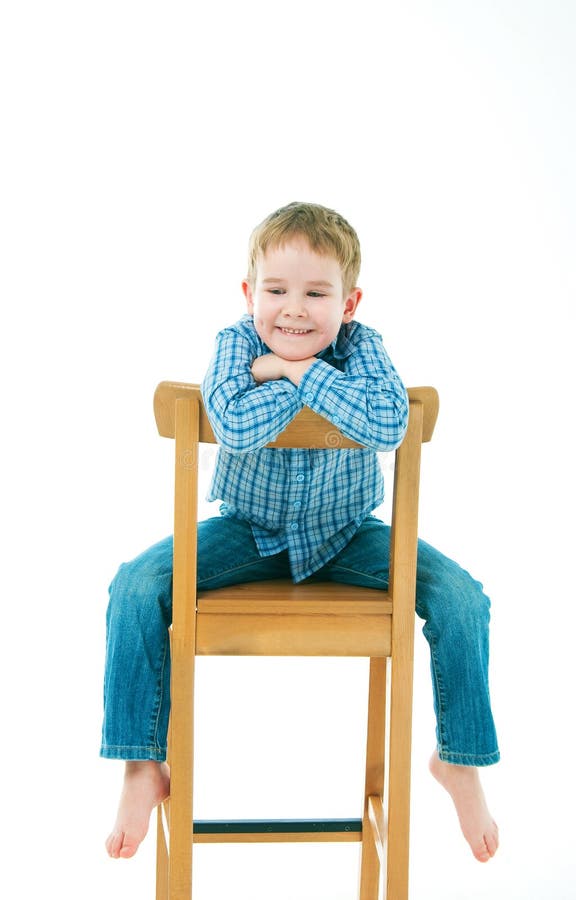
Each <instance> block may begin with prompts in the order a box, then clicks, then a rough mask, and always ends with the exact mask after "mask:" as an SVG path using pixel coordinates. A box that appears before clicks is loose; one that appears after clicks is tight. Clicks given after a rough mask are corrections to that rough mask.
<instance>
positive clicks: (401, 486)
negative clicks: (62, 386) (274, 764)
mask: <svg viewBox="0 0 576 900" xmlns="http://www.w3.org/2000/svg"><path fill="white" fill-rule="evenodd" d="M409 396H410V419H409V427H408V432H407V434H406V437H405V438H404V441H403V442H402V445H401V446H400V447H399V448H398V450H397V451H396V459H395V472H394V489H393V490H394V493H393V501H392V542H391V560H390V585H389V590H388V591H387V592H383V591H378V590H369V589H367V588H357V587H353V586H349V585H343V584H334V583H330V584H318V583H316V584H305V583H304V584H301V585H294V584H292V582H290V581H274V583H273V588H271V585H270V582H259V583H254V584H241V585H236V586H233V587H229V588H222V589H220V590H215V591H206V592H204V593H198V594H197V592H196V522H197V478H198V455H199V443H204V442H207V443H215V438H214V435H213V433H212V429H211V427H210V423H209V421H208V419H207V416H206V412H205V410H204V407H203V404H202V399H201V395H200V390H199V387H198V386H197V385H188V384H178V383H171V382H163V383H161V384H160V385H159V386H158V388H157V389H156V393H155V397H154V409H155V415H156V422H157V426H158V430H159V432H160V434H161V435H162V436H164V437H170V438H175V439H176V476H175V478H176V482H175V523H174V587H173V604H174V606H173V625H172V685H171V704H172V705H171V719H170V740H169V762H170V768H171V796H170V798H169V800H167V801H166V802H165V803H164V804H163V805H162V806H161V807H159V809H158V839H157V840H158V844H157V886H156V898H157V900H190V898H191V897H192V847H193V843H201V842H216V841H227V842H229V841H233V842H240V841H250V842H252V841H267V842H268V841H302V840H307V841H308V840H310V841H340V840H343V841H361V842H362V850H361V874H360V892H359V897H360V900H378V896H379V890H380V886H381V882H384V883H385V885H386V894H385V896H386V897H387V898H388V900H407V898H408V851H409V827H410V821H409V818H410V753H411V726H412V675H413V644H414V605H415V599H414V598H415V578H416V548H417V516H418V488H419V470H420V450H421V443H422V441H429V440H430V438H431V437H432V432H433V429H434V425H435V422H436V417H437V413H438V395H437V393H436V391H435V390H434V389H433V388H429V387H424V388H413V389H410V391H409ZM271 446H275V447H321V448H326V447H334V446H338V447H357V446H358V445H357V444H354V442H352V441H350V440H348V439H347V438H345V437H344V436H343V435H341V434H340V433H339V432H337V430H336V429H335V427H334V425H332V424H331V423H330V422H328V421H327V420H326V419H323V418H322V417H321V416H318V415H317V414H315V413H313V412H312V411H311V410H310V409H308V408H304V409H303V410H302V411H301V412H300V413H299V414H298V415H297V416H296V417H295V419H294V420H293V421H292V422H291V423H290V425H289V426H288V427H287V428H286V430H285V431H284V432H283V433H282V434H281V435H280V436H279V437H278V439H277V440H276V441H275V442H274V444H272V445H271ZM196 654H215V655H222V654H226V655H229V654H236V655H264V656H309V655H312V656H366V657H370V677H369V689H368V729H367V730H368V734H367V753H366V780H365V797H364V814H363V818H362V819H357V820H326V821H323V822H319V821H314V822H310V821H307V820H302V821H282V820H276V821H272V822H254V821H250V822H238V821H231V822H209V821H208V822H207V821H204V822H193V816H192V782H193V696H194V658H195V656H196ZM388 673H389V674H388ZM387 677H390V678H391V686H390V701H389V710H387V708H386V706H387V704H386V693H387V690H386V682H387ZM385 759H386V760H388V773H387V778H386V779H385ZM385 787H386V788H387V791H385ZM386 794H387V810H386V808H385V797H386ZM381 866H382V868H383V869H384V873H385V874H384V877H382V874H381Z"/></svg>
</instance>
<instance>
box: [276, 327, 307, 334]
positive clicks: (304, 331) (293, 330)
mask: <svg viewBox="0 0 576 900" xmlns="http://www.w3.org/2000/svg"><path fill="white" fill-rule="evenodd" d="M282 331H284V332H285V334H308V332H309V331H310V329H309V328H283V329H282Z"/></svg>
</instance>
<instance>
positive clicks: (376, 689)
mask: <svg viewBox="0 0 576 900" xmlns="http://www.w3.org/2000/svg"><path fill="white" fill-rule="evenodd" d="M387 663H388V660H387V659H385V658H384V659H371V660H370V682H369V689H368V737H367V744H366V783H365V790H364V817H363V822H362V861H361V868H360V900H378V894H379V888H380V856H381V854H382V852H383V849H382V847H381V846H379V842H378V841H377V839H376V834H375V828H374V825H373V822H372V820H371V819H372V818H373V817H371V807H372V808H373V801H371V799H370V798H377V801H378V800H379V801H380V803H381V802H382V798H383V795H384V766H385V747H386V671H387Z"/></svg>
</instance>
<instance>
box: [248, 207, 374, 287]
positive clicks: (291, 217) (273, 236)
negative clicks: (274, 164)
mask: <svg viewBox="0 0 576 900" xmlns="http://www.w3.org/2000/svg"><path fill="white" fill-rule="evenodd" d="M295 237H303V238H305V240H306V241H307V242H308V244H309V245H310V249H311V250H313V251H314V252H315V253H319V254H321V255H327V256H334V257H335V258H336V259H337V260H338V262H339V264H340V269H341V271H342V285H343V288H344V294H345V295H347V294H349V293H350V291H351V290H353V288H355V287H356V284H357V280H358V275H359V273H360V241H359V240H358V235H357V234H356V232H355V231H354V229H353V228H352V226H351V225H349V224H348V222H347V221H346V219H344V218H343V217H342V216H341V215H339V213H337V212H335V211H334V210H333V209H327V208H326V207H325V206H319V205H318V204H316V203H289V204H288V206H283V207H281V208H280V209H277V210H276V211H275V212H273V213H271V214H270V215H269V216H267V217H266V218H265V219H264V221H263V222H261V223H260V225H257V226H256V228H255V229H254V231H253V232H252V234H251V235H250V243H249V255H248V275H247V281H248V283H249V284H250V286H251V287H252V288H253V287H254V285H255V283H256V271H257V267H258V256H259V254H260V253H266V250H267V249H268V248H269V247H270V248H275V247H281V246H283V245H284V244H286V243H287V242H288V241H290V240H291V239H292V238H295Z"/></svg>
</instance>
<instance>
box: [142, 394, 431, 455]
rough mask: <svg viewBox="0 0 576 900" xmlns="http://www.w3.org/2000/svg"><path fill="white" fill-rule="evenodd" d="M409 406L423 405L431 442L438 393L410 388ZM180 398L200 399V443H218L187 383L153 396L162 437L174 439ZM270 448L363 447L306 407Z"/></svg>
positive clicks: (424, 428)
mask: <svg viewBox="0 0 576 900" xmlns="http://www.w3.org/2000/svg"><path fill="white" fill-rule="evenodd" d="M408 396H409V398H410V404H411V406H413V405H414V404H421V406H422V411H423V420H422V438H421V440H422V441H425V442H426V441H429V440H431V438H432V434H433V432H434V426H435V424H436V419H437V416H438V394H437V392H436V390H435V389H434V388H432V387H415V388H409V389H408ZM179 399H197V400H198V401H199V439H200V443H204V444H215V443H216V438H215V437H214V432H213V431H212V427H211V425H210V422H209V421H208V416H207V415H206V411H205V409H204V404H203V403H202V397H201V394H200V386H199V385H197V384H184V383H182V382H177V381H163V382H161V383H160V384H159V385H158V387H157V388H156V393H155V394H154V415H155V417H156V425H157V427H158V432H159V434H161V435H162V437H168V438H173V437H175V434H176V415H175V409H176V401H177V400H179ZM269 446H270V447H310V448H312V447H321V448H324V449H338V448H343V447H359V446H360V445H359V444H357V443H355V442H354V441H351V440H350V439H349V438H347V437H345V436H344V435H343V434H342V433H341V432H340V431H338V429H337V428H336V426H335V425H333V424H332V423H331V422H329V421H328V420H327V419H324V418H323V417H322V416H319V415H318V414H317V413H315V412H313V411H312V410H311V409H309V408H308V407H307V406H305V407H304V408H303V409H302V410H301V411H300V412H299V413H298V415H297V416H296V417H295V418H294V419H293V420H292V422H290V424H289V425H288V426H287V428H286V429H285V430H284V431H283V432H282V434H280V435H279V436H278V438H277V439H276V440H275V441H274V442H273V443H271V444H270V445H269Z"/></svg>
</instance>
